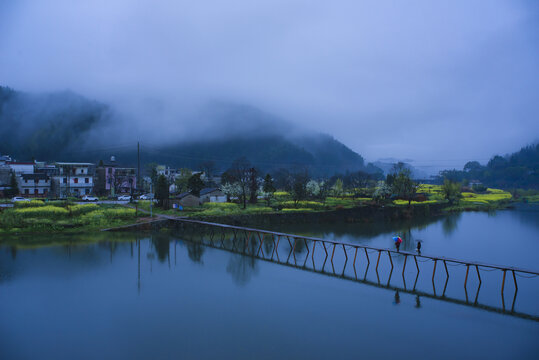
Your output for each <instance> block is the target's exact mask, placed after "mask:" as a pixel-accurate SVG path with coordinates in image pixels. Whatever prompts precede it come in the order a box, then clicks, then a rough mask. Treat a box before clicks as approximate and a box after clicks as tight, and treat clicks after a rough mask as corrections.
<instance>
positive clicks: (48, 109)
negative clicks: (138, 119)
mask: <svg viewBox="0 0 539 360" xmlns="http://www.w3.org/2000/svg"><path fill="white" fill-rule="evenodd" d="M204 115H205V118H206V122H207V123H208V124H209V125H211V124H212V123H213V124H216V126H213V127H208V128H207V130H205V131H207V132H208V136H207V138H206V137H205V136H204V133H202V134H197V135H196V139H193V140H188V141H186V140H182V141H178V142H177V143H172V144H171V143H168V144H152V143H150V142H145V141H144V140H143V141H141V161H142V163H143V164H144V163H149V162H157V163H160V164H166V165H169V166H172V167H190V168H196V167H198V166H199V165H200V164H201V163H202V162H207V161H213V162H214V164H215V168H216V169H218V170H225V169H226V168H227V167H229V166H230V164H231V163H232V161H234V160H235V159H237V158H239V157H242V156H245V157H246V158H247V159H248V160H249V161H251V163H252V164H253V165H254V166H256V167H258V168H259V169H261V170H263V171H272V170H275V169H278V168H289V169H298V168H307V169H308V170H309V171H310V172H311V174H312V175H314V176H326V175H333V174H335V173H343V172H346V171H356V170H364V169H366V167H365V162H364V160H363V158H362V157H361V156H360V155H359V154H357V153H356V152H354V151H352V150H351V149H350V148H348V147H347V146H345V145H344V144H342V143H340V142H339V141H337V140H335V139H334V138H333V137H331V136H329V135H326V134H317V133H312V132H311V133H308V132H305V131H299V130H298V129H296V128H295V127H294V126H292V125H291V124H290V123H288V122H286V121H283V120H281V119H278V118H276V117H273V116H272V115H269V114H266V113H263V112H261V111H260V110H258V109H256V108H253V107H249V106H239V105H231V104H214V105H212V107H211V111H209V112H206V113H205V114H204ZM111 121H114V118H113V116H111V111H110V107H109V106H107V105H105V104H101V103H99V102H96V101H90V100H87V99H85V98H84V97H82V96H80V95H77V94H75V93H72V92H61V93H53V94H38V95H33V94H27V93H22V92H17V91H14V90H11V89H9V88H5V87H0V124H3V125H2V126H1V127H0V153H2V154H9V155H11V156H13V157H14V158H16V159H19V160H30V159H37V160H44V161H58V160H65V161H91V162H98V161H99V160H104V161H107V160H108V159H109V158H110V156H111V155H115V156H116V158H117V159H118V161H119V162H120V163H121V164H123V165H125V166H135V165H136V163H137V151H136V144H135V140H133V146H132V147H131V148H129V147H125V146H123V147H120V146H116V145H117V144H116V140H115V139H114V135H112V136H110V138H109V140H108V143H107V141H103V136H105V135H100V136H99V140H100V141H99V142H97V141H92V139H93V137H95V134H96V133H100V131H99V130H100V129H104V128H105V127H106V125H107V124H108V123H110V122H111ZM226 129H237V130H236V131H235V132H233V133H229V134H227V135H226V136H220V134H221V133H223V132H224V131H225V130H226ZM162 131H167V129H163V130H162ZM101 133H104V131H101ZM154 141H155V140H154ZM95 144H99V145H98V146H97V147H98V148H97V149H96V148H95V147H96V145H95ZM104 144H106V145H104Z"/></svg>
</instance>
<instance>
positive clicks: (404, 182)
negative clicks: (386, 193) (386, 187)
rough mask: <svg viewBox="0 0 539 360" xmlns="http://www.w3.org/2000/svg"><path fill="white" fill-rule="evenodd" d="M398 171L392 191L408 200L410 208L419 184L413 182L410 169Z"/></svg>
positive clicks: (403, 168)
mask: <svg viewBox="0 0 539 360" xmlns="http://www.w3.org/2000/svg"><path fill="white" fill-rule="evenodd" d="M398 171H399V172H398V173H397V174H395V176H394V178H393V183H392V185H391V190H392V192H393V194H395V195H396V196H397V197H399V198H401V199H404V200H408V206H410V205H411V203H412V200H413V199H414V197H415V194H416V192H417V187H418V186H419V184H417V183H416V182H415V181H413V180H412V176H411V171H410V169H408V168H406V167H401V168H400V169H399V170H398Z"/></svg>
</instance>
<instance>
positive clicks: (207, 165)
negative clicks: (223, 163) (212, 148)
mask: <svg viewBox="0 0 539 360" xmlns="http://www.w3.org/2000/svg"><path fill="white" fill-rule="evenodd" d="M199 167H200V170H202V171H203V172H204V176H205V178H206V182H207V183H208V185H212V184H214V182H213V173H214V172H215V162H213V161H211V160H208V161H204V162H203V163H201V164H200V166H199Z"/></svg>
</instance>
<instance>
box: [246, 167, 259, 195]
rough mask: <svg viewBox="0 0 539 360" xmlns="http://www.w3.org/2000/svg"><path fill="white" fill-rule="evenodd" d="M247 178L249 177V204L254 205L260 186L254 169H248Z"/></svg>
mask: <svg viewBox="0 0 539 360" xmlns="http://www.w3.org/2000/svg"><path fill="white" fill-rule="evenodd" d="M248 177H249V202H250V203H251V204H256V202H257V200H258V188H259V185H260V184H259V181H258V171H257V170H256V169H255V168H254V167H253V168H250V169H249V173H248Z"/></svg>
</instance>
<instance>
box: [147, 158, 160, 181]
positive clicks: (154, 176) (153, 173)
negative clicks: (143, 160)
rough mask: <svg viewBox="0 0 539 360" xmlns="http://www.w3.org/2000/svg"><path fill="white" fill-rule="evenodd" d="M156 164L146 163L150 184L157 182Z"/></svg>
mask: <svg viewBox="0 0 539 360" xmlns="http://www.w3.org/2000/svg"><path fill="white" fill-rule="evenodd" d="M157 166H158V165H157V164H156V163H149V164H146V168H147V169H148V173H149V174H150V179H152V184H154V185H155V184H156V183H157V177H158V176H157V175H158V174H157Z"/></svg>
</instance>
